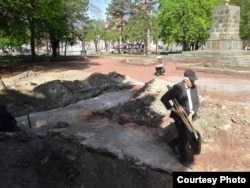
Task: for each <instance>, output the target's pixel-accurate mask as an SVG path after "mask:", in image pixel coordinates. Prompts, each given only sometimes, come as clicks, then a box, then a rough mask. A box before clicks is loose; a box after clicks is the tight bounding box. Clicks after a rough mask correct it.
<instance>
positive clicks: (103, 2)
mask: <svg viewBox="0 0 250 188" xmlns="http://www.w3.org/2000/svg"><path fill="white" fill-rule="evenodd" d="M110 2H111V0H89V3H90V6H89V17H90V18H92V19H105V18H106V14H105V12H106V8H107V6H108V4H109V3H110Z"/></svg>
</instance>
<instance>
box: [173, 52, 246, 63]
mask: <svg viewBox="0 0 250 188" xmlns="http://www.w3.org/2000/svg"><path fill="white" fill-rule="evenodd" d="M168 59H176V60H178V59H179V60H185V61H190V62H192V61H195V60H201V59H204V60H211V61H213V62H216V63H220V64H224V65H226V64H230V65H232V66H233V65H234V66H250V50H199V51H187V52H182V54H180V55H170V54H169V55H168Z"/></svg>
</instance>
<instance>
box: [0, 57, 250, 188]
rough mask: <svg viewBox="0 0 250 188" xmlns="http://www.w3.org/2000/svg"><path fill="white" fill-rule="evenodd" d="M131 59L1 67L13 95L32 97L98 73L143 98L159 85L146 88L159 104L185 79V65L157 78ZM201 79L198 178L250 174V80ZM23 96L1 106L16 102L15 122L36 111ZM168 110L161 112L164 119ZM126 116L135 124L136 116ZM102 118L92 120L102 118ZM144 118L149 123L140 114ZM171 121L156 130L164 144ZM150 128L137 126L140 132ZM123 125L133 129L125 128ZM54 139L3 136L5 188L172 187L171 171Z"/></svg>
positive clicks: (170, 65) (7, 98) (6, 97)
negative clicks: (40, 89)
mask: <svg viewBox="0 0 250 188" xmlns="http://www.w3.org/2000/svg"><path fill="white" fill-rule="evenodd" d="M128 58H131V57H126V56H125V55H124V56H120V57H115V56H103V57H91V58H88V59H87V60H85V61H82V60H81V61H80V60H79V61H71V62H63V63H60V64H57V63H56V62H52V63H43V64H32V65H24V64H18V65H17V64H16V65H13V66H7V67H3V68H1V78H2V80H3V81H4V83H5V84H6V85H7V87H9V88H8V89H11V90H15V91H18V92H20V93H25V94H28V93H29V92H30V90H32V89H33V88H34V87H36V86H39V85H40V84H43V83H47V82H49V81H53V80H69V81H74V80H84V79H86V78H88V77H89V76H90V75H92V74H93V73H101V74H105V75H106V74H109V73H111V72H115V73H117V74H120V75H126V77H129V78H131V79H132V80H134V81H135V82H138V83H140V84H138V85H134V86H133V88H132V90H134V91H140V89H141V88H142V87H143V85H142V84H141V83H150V82H151V81H152V80H153V83H152V86H150V84H149V86H148V88H147V89H148V91H150V92H152V93H153V94H155V93H158V94H157V95H158V97H160V96H161V95H162V94H163V93H164V92H165V89H166V88H164V86H165V85H166V83H165V82H166V81H167V82H168V83H175V82H178V81H181V79H182V76H183V70H177V69H176V66H177V65H180V64H181V63H178V62H170V61H166V62H165V63H166V73H165V75H161V76H159V77H157V76H155V75H154V66H153V65H148V66H142V65H133V64H128V63H124V62H126V59H128ZM152 60H153V59H152ZM182 63H183V62H182ZM197 76H198V78H199V80H198V81H197V85H198V88H199V94H200V96H201V108H200V112H199V119H198V120H197V122H196V124H197V128H198V129H199V131H200V132H201V133H202V135H203V145H202V147H203V148H204V149H203V150H202V153H201V154H200V155H197V156H195V165H194V171H248V170H249V169H250V155H249V153H250V149H249V147H248V145H247V143H248V142H249V139H250V138H249V132H250V131H249V126H250V119H249V117H250V95H249V91H250V79H249V78H250V75H235V74H234V75H229V74H227V75H225V74H208V73H204V72H197ZM125 89H126V88H125ZM129 89H131V88H129ZM18 92H17V93H14V92H9V93H7V94H6V93H5V89H4V86H3V85H2V86H1V95H0V100H1V103H2V104H4V103H5V104H10V103H12V102H13V101H15V102H13V104H15V105H12V106H11V108H10V111H11V112H12V113H13V115H15V116H16V117H18V116H21V115H25V113H23V112H22V110H23V111H25V110H26V111H27V112H29V113H30V112H32V110H33V108H31V107H30V106H29V108H24V107H26V104H27V103H31V101H32V100H31V101H30V99H29V100H28V99H26V98H25V97H24V96H23V95H20V93H18ZM142 93H143V92H142ZM26 100H27V101H26ZM3 101H4V102H3ZM160 105H161V104H160V102H159V100H156V101H155V102H154V106H156V107H158V106H160ZM13 106H15V107H13ZM136 107H138V106H134V108H136ZM22 108H23V109H22ZM43 110H45V109H43ZM162 111H164V110H162V109H159V113H162ZM97 113H100V112H97ZM164 113H165V112H164ZM127 114H129V117H130V118H131V119H133V117H134V114H135V113H133V112H127ZM102 115H103V114H102V113H101V114H97V115H94V116H90V117H91V118H93V119H100V118H102ZM137 115H138V114H137ZM140 115H141V116H144V114H142V113H141V114H140ZM165 115H166V117H165V118H164V121H163V122H161V124H159V125H158V126H157V127H156V128H157V129H158V130H159V132H163V133H164V134H163V135H162V136H161V137H162V140H163V141H167V140H168V139H169V138H167V137H166V135H169V132H166V130H167V129H166V127H168V125H169V123H170V122H171V119H169V118H168V116H167V113H165ZM137 117H138V116H137ZM88 121H91V120H90V119H88ZM123 121H126V119H125V120H124V119H123ZM145 122H146V121H140V122H139V121H138V122H135V123H137V124H139V125H142V124H143V123H145ZM121 123H123V124H124V125H127V124H126V122H121ZM151 123H152V122H151ZM110 124H111V125H112V123H110ZM144 125H146V124H144ZM146 126H150V125H146ZM167 131H169V130H167ZM48 138H49V139H48ZM48 138H46V140H45V139H44V140H42V144H41V141H40V140H39V139H38V138H36V139H34V138H31V137H30V136H29V135H23V134H20V135H6V134H1V135H0V149H1V151H2V152H1V154H0V165H1V166H2V167H3V168H1V170H0V183H1V185H2V186H1V187H17V186H18V187H100V188H106V187H107V188H113V187H114V188H119V187H124V188H127V187H132V188H133V187H143V188H145V187H149V188H151V187H152V188H161V187H172V179H171V175H170V174H169V173H167V172H162V171H157V170H154V169H150V168H148V167H143V166H142V167H140V166H139V167H138V166H134V165H133V164H130V163H129V162H127V161H121V160H118V159H117V158H115V157H114V156H111V155H105V154H103V153H99V152H96V151H89V150H88V149H85V150H83V149H81V150H79V148H78V147H79V146H78V143H77V141H76V140H75V139H73V138H71V137H70V136H65V137H63V138H62V136H59V135H48ZM3 151H5V152H3ZM41 152H42V153H43V155H42V154H41ZM46 156H49V157H46ZM48 158H49V159H50V160H49V159H48ZM76 159H77V160H76ZM10 179H11V181H10Z"/></svg>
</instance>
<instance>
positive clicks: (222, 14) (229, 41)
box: [206, 5, 242, 50]
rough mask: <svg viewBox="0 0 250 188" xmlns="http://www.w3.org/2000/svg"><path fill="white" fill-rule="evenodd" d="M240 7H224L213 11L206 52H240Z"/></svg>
mask: <svg viewBox="0 0 250 188" xmlns="http://www.w3.org/2000/svg"><path fill="white" fill-rule="evenodd" d="M239 27H240V7H239V6H232V5H225V6H219V7H216V8H215V9H214V13H213V22H212V29H211V32H210V38H209V39H208V40H207V42H206V49H207V50H242V40H241V39H240V36H239V33H240V31H239Z"/></svg>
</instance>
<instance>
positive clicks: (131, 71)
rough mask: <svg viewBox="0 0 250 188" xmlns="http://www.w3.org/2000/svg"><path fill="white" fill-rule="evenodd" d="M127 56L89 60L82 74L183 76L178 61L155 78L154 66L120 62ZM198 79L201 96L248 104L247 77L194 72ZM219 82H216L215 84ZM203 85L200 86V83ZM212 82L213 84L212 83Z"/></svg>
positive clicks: (249, 86) (145, 78)
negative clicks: (113, 73) (110, 73)
mask: <svg viewBox="0 0 250 188" xmlns="http://www.w3.org/2000/svg"><path fill="white" fill-rule="evenodd" d="M127 58H129V57H124V56H122V57H110V56H108V57H106V58H90V59H89V62H88V65H89V66H87V67H86V68H85V69H83V71H84V72H89V73H93V72H99V73H103V74H107V73H109V72H112V71H115V72H117V73H120V74H122V75H127V76H130V77H131V78H134V79H137V80H140V81H143V82H148V81H150V80H152V79H164V80H169V81H173V82H177V81H180V80H181V79H182V77H183V70H178V69H176V66H178V65H180V63H177V62H170V61H165V66H166V74H165V75H161V76H155V75H154V65H149V66H138V65H133V64H128V63H120V62H121V61H122V60H124V59H127ZM197 76H198V78H199V80H198V81H197V82H196V83H197V85H198V87H199V93H200V94H201V95H206V96H211V97H216V98H221V99H224V100H229V101H238V102H248V101H250V95H249V91H250V75H233V74H231V75H230V74H211V73H205V72H197ZM218 81H219V82H218ZM200 82H202V85H199V83H200ZM211 82H213V83H211Z"/></svg>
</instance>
